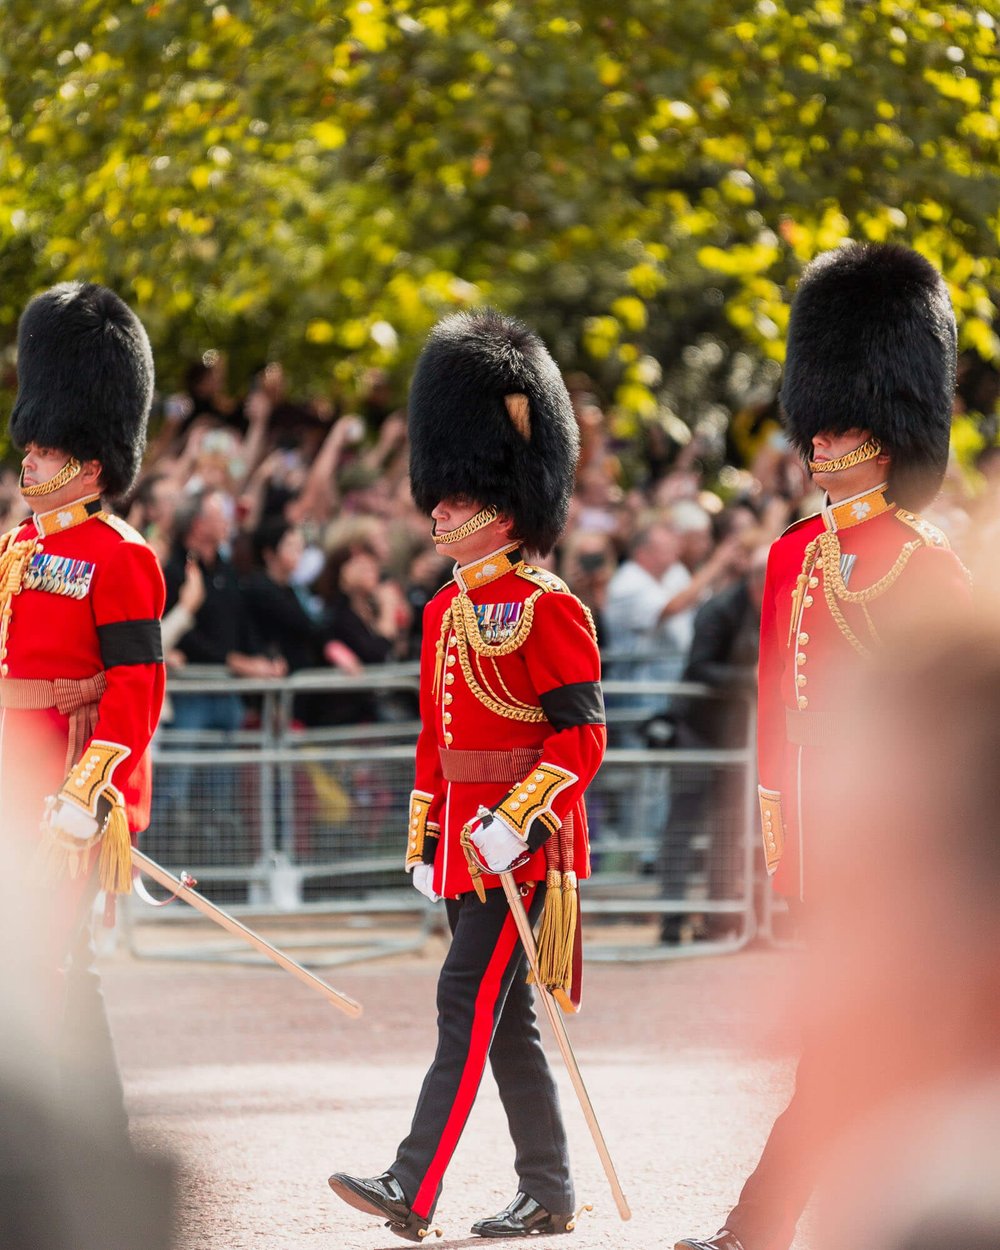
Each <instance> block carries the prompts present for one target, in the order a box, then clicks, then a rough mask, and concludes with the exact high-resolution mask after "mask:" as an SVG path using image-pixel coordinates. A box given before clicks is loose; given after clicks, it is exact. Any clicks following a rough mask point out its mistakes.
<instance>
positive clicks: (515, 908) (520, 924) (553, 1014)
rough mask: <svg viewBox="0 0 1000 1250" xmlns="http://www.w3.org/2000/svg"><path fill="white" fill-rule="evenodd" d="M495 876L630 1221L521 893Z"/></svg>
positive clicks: (503, 876) (507, 878) (507, 876)
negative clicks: (548, 984)
mask: <svg viewBox="0 0 1000 1250" xmlns="http://www.w3.org/2000/svg"><path fill="white" fill-rule="evenodd" d="M497 875H498V876H499V878H500V880H501V882H502V883H503V892H504V894H506V895H507V903H508V905H509V906H510V910H511V915H512V916H513V917H514V923H515V924H516V925H517V932H518V934H519V936H520V938H521V945H522V946H523V947H524V953H525V954H526V955H527V956H528V963H529V964H530V965H531V971H532V972H533V973H534V974H535V988H536V989H537V990H538V993H539V994H540V996H541V999H542V1002H543V1003H544V1005H545V1014H546V1015H547V1016H548V1018H549V1024H551V1025H552V1032H553V1033H555V1035H556V1042H557V1043H558V1046H559V1050H560V1053H561V1054H562V1057H563V1062H564V1063H565V1064H566V1070H567V1071H568V1072H569V1078H570V1080H571V1081H572V1082H573V1088H574V1090H576V1096H577V1098H578V1099H579V1102H580V1107H581V1109H582V1110H583V1118H584V1119H585V1120H586V1121H587V1127H588V1128H589V1129H590V1135H591V1137H592V1138H593V1139H594V1145H595V1146H596V1147H597V1153H598V1155H599V1156H600V1160H601V1164H602V1166H603V1168H604V1174H605V1176H607V1178H608V1184H609V1185H610V1186H611V1193H612V1196H613V1197H614V1200H615V1206H616V1207H617V1208H618V1214H619V1215H620V1216H621V1217H622V1219H623V1220H630V1219H631V1218H632V1212H631V1210H630V1209H629V1205H628V1202H627V1200H626V1198H625V1194H624V1191H623V1190H622V1187H621V1183H620V1181H619V1180H618V1173H617V1172H616V1171H615V1165H614V1164H613V1163H612V1162H611V1155H610V1154H609V1152H608V1147H607V1143H606V1142H605V1140H604V1134H603V1133H602V1132H601V1126H600V1125H599V1124H598V1122H597V1115H596V1114H595V1112H594V1105H593V1103H592V1102H591V1101H590V1095H589V1094H588V1093H587V1087H586V1086H585V1085H584V1083H583V1077H582V1076H581V1074H580V1067H579V1064H578V1063H577V1062H576V1056H575V1055H574V1054H573V1048H572V1046H570V1044H569V1035H568V1034H567V1032H566V1025H565V1024H564V1023H563V1018H562V1014H561V1012H560V1011H559V1008H558V1006H557V1005H556V1001H555V999H554V998H553V997H552V994H551V992H550V991H549V990H547V989H546V988H545V985H544V983H543V981H542V976H541V972H540V971H539V968H538V951H537V949H536V947H535V935H534V933H532V931H531V921H530V920H529V919H528V913H527V912H526V911H525V909H524V900H523V899H522V898H521V893H520V891H519V890H518V888H517V885H516V883H515V881H514V874H513V873H512V872H501V873H498V874H497Z"/></svg>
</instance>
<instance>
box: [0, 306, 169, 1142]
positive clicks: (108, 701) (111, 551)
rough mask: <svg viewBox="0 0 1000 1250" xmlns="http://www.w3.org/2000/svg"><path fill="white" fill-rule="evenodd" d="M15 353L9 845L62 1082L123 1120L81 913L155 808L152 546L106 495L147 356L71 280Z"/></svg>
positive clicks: (123, 450)
mask: <svg viewBox="0 0 1000 1250" xmlns="http://www.w3.org/2000/svg"><path fill="white" fill-rule="evenodd" d="M17 367H18V393H17V399H16V402H15V405H14V410H13V413H12V415H11V419H10V436H11V439H12V441H13V442H14V443H15V444H16V445H17V446H19V447H21V448H23V449H24V457H23V460H22V472H21V493H22V495H23V496H24V499H25V501H26V502H27V503H28V504H29V506H31V507H32V508H33V509H35V511H34V513H33V515H32V516H31V517H30V518H29V519H28V520H27V521H26V522H24V523H23V524H22V525H20V526H17V527H16V528H15V529H13V530H11V531H9V532H8V533H6V534H4V535H3V536H2V538H0V708H2V729H0V783H2V791H0V792H2V795H3V805H4V828H5V831H6V838H7V847H6V850H7V852H8V853H9V854H13V855H14V856H16V857H18V858H19V859H20V860H21V861H22V862H23V863H25V864H27V865H28V871H27V879H29V880H31V881H33V882H34V883H35V885H36V887H37V888H38V889H39V897H38V903H39V912H40V914H41V915H44V924H43V925H41V926H40V935H39V938H38V942H37V943H36V946H35V956H36V957H37V961H38V964H39V967H40V969H41V970H42V972H41V978H40V979H41V984H42V985H46V984H48V985H50V986H51V990H52V993H51V994H49V995H47V996H46V998H45V1001H44V1002H43V1010H44V1013H45V1014H46V1016H47V1017H48V1019H49V1021H50V1022H54V1023H55V1029H54V1031H55V1032H56V1033H58V1034H60V1035H61V1036H60V1045H61V1048H62V1052H63V1059H64V1060H65V1064H66V1065H67V1067H68V1069H69V1070H70V1071H72V1072H73V1073H74V1074H75V1077H76V1079H74V1080H73V1081H72V1082H71V1084H72V1085H74V1086H75V1087H76V1092H78V1093H79V1094H80V1095H81V1096H83V1097H86V1098H89V1099H90V1101H91V1103H92V1104H93V1105H94V1107H95V1112H94V1117H93V1118H94V1119H95V1120H96V1119H100V1120H101V1121H102V1122H108V1123H109V1125H110V1126H111V1127H113V1128H116V1129H118V1130H120V1131H121V1132H122V1133H124V1130H125V1127H126V1122H125V1119H124V1107H123V1103H122V1099H121V1087H120V1082H119V1080H118V1076H117V1068H116V1067H115V1065H114V1059H113V1053H112V1051H111V1046H110V1035H109V1034H108V1030H107V1024H106V1021H105V1018H104V1012H103V1004H102V1002H101V997H100V990H99V986H98V983H97V978H96V974H94V973H92V972H91V971H90V969H89V966H88V965H89V962H90V960H89V952H90V944H89V924H88V920H89V915H90V911H91V905H92V904H93V902H94V899H95V896H96V894H97V892H98V890H99V889H104V890H105V891H107V892H108V893H109V894H113V893H117V892H122V891H127V890H128V889H129V888H130V886H131V862H130V858H131V855H130V844H131V843H130V840H131V838H132V837H134V836H135V834H137V833H138V832H139V831H141V830H142V829H144V828H145V827H146V825H147V823H148V821H149V804H150V760H149V750H148V748H149V742H150V738H151V737H152V734H153V730H154V728H155V727H156V723H157V719H158V717H159V712H160V704H161V702H162V698H163V686H164V668H163V662H162V653H161V647H160V615H161V613H162V610H163V598H164V586H163V577H162V575H161V573H160V568H159V564H158V563H157V560H156V557H155V555H154V554H153V552H152V551H151V549H150V548H149V547H148V546H147V545H146V543H145V542H144V541H143V539H142V537H141V536H140V535H139V534H138V533H136V531H135V530H133V529H132V528H131V527H130V526H129V525H127V524H126V523H125V522H124V521H121V520H120V519H119V518H118V517H116V516H115V515H113V514H112V513H111V512H109V511H107V510H106V508H105V505H104V502H103V500H104V498H112V499H114V498H117V497H120V496H121V495H123V494H124V493H125V492H126V491H127V490H128V489H129V488H130V487H131V485H132V482H133V480H134V478H135V475H136V472H137V471H138V468H139V464H140V460H141V456H142V450H143V447H144V445H145V431H146V421H147V416H148V413H149V405H150V399H151V395H152V385H153V362H152V355H151V353H150V348H149V342H148V339H147V337H146V333H145V331H144V329H143V327H142V325H141V324H140V323H139V321H138V319H137V318H136V317H135V315H134V314H133V313H132V312H131V310H130V309H129V308H128V307H127V306H126V305H125V304H124V303H123V302H122V301H121V300H120V299H119V298H118V296H116V295H115V294H113V292H111V291H109V290H107V289H106V288H104V287H100V286H95V285H91V284H86V285H84V284H80V283H65V284H62V285H60V286H57V287H54V288H52V289H51V290H49V291H47V292H45V293H44V294H43V295H40V296H38V297H37V298H36V299H34V300H33V301H32V302H31V303H30V304H29V305H28V307H27V309H26V310H25V312H24V315H23V316H22V318H21V322H20V326H19V329H18V357H17ZM63 971H64V972H65V975H63V976H60V975H58V973H59V972H63Z"/></svg>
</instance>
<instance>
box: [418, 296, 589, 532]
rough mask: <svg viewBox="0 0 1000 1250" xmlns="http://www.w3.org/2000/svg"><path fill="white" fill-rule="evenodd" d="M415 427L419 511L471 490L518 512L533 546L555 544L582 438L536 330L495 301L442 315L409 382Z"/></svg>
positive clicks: (517, 525)
mask: <svg viewBox="0 0 1000 1250" xmlns="http://www.w3.org/2000/svg"><path fill="white" fill-rule="evenodd" d="M409 427H410V485H411V489H412V491H413V498H414V500H415V501H416V504H417V507H418V508H420V509H421V511H423V512H425V513H427V514H428V515H429V514H430V512H431V510H432V509H433V508H434V507H435V505H436V504H437V503H439V502H440V501H441V500H442V499H455V498H457V497H459V496H464V497H466V498H468V499H471V500H474V501H475V502H477V503H479V504H482V505H483V506H484V507H487V506H489V505H492V506H493V507H495V508H497V509H498V510H499V511H500V512H501V513H504V514H505V515H506V516H509V517H512V518H513V520H514V536H515V537H516V538H517V539H518V540H519V541H520V542H521V543H523V545H524V546H525V547H526V548H527V549H528V550H529V551H531V552H534V553H536V554H539V555H544V554H545V553H546V552H548V551H550V550H551V549H552V547H553V545H554V544H555V542H556V540H557V539H558V537H559V535H560V534H561V533H562V531H563V527H564V526H565V524H566V514H567V510H568V508H569V501H570V496H571V495H572V493H573V482H574V476H575V471H576V462H577V457H578V455H579V445H580V439H579V431H578V429H577V424H576V418H575V417H574V415H573V407H572V404H571V403H570V398H569V393H568V391H567V390H566V386H565V383H564V382H563V380H562V377H561V376H560V373H559V370H558V369H557V368H556V364H555V361H554V360H553V359H552V357H551V356H550V355H549V353H548V351H547V350H546V347H545V344H544V343H543V342H542V341H541V339H540V338H539V337H538V336H537V335H536V334H535V333H534V332H533V331H531V330H529V329H528V327H527V326H525V325H523V324H522V323H521V322H519V321H515V320H514V319H513V318H511V317H506V316H503V315H502V314H501V313H498V312H496V311H495V310H493V309H482V310H480V311H475V312H468V313H457V314H455V315H454V316H451V317H446V318H445V319H444V320H443V321H440V322H439V323H438V324H437V325H436V326H435V327H434V329H433V330H432V331H431V333H430V336H429V338H428V340H427V342H426V344H425V345H424V349H423V351H422V352H421V353H420V358H419V359H418V361H417V366H416V370H415V371H414V374H413V380H412V382H411V384H410V398H409Z"/></svg>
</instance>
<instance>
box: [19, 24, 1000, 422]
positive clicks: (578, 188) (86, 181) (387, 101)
mask: <svg viewBox="0 0 1000 1250" xmlns="http://www.w3.org/2000/svg"><path fill="white" fill-rule="evenodd" d="M994 13H995V9H994V6H993V3H992V0H981V3H980V5H978V6H977V5H976V4H975V3H972V4H967V3H950V2H946V0H806V2H804V3H798V2H796V0H755V2H753V3H751V2H749V0H671V3H670V4H666V3H664V2H663V0H621V3H620V4H618V5H608V4H606V3H595V2H593V0H559V2H558V3H556V2H555V0H532V2H531V3H517V2H516V0H495V2H493V3H489V2H484V0H447V2H441V3H423V2H421V0H354V2H346V0H340V2H339V3H327V2H324V0H288V3H286V4H284V5H276V4H274V3H272V0H229V3H213V2H211V0H210V2H209V3H202V2H201V0H145V2H142V3H138V2H135V0H116V2H115V3H110V2H109V0H44V3H38V2H37V0H7V3H6V5H5V6H4V7H3V9H2V11H0V49H2V51H0V75H2V88H0V90H2V100H0V342H2V341H3V340H4V339H6V340H8V341H9V340H10V338H11V337H12V336H13V332H14V326H15V324H16V319H17V316H18V314H19V312H20V309H21V307H22V306H23V304H24V303H25V302H26V300H27V299H28V298H29V296H30V295H31V294H32V293H33V292H34V291H36V290H38V289H40V288H42V287H44V286H47V285H49V284H50V283H52V282H54V281H58V280H61V279H64V278H93V279H97V280H100V281H104V282H107V283H109V284H110V285H112V286H114V287H116V288H117V289H118V290H120V291H121V292H122V294H123V295H125V296H126V298H128V299H130V300H131V301H132V302H133V303H134V304H135V306H136V307H137V309H138V311H139V312H140V314H141V316H142V317H143V319H144V320H145V321H146V323H147V325H148V326H149V328H150V331H151V334H152V337H153V339H154V342H155V345H156V349H157V358H158V362H159V370H160V374H161V376H162V377H164V378H165V379H167V380H169V381H170V382H172V381H173V380H174V379H176V377H177V375H178V371H179V369H180V366H181V364H182V362H183V361H185V360H187V359H190V358H192V357H193V356H194V355H196V354H198V353H200V352H201V351H202V350H203V349H204V348H205V347H207V346H215V347H220V348H224V349H226V350H228V351H229V352H230V355H231V356H232V358H233V362H234V368H235V369H236V370H237V376H240V373H239V371H241V370H242V371H245V370H246V369H248V368H249V367H250V366H251V365H252V364H254V363H256V362H257V361H258V360H259V359H261V358H262V357H264V356H278V357H280V358H281V359H282V360H283V361H284V362H285V364H286V365H287V367H288V368H289V370H290V371H291V372H292V374H293V376H294V377H296V378H297V379H298V380H299V381H300V382H302V383H308V384H310V385H314V386H327V385H329V384H331V383H332V382H336V383H338V384H340V385H347V386H349V385H350V383H351V381H352V379H353V378H354V377H355V376H356V374H357V372H358V371H359V370H360V369H361V368H363V367H365V366H367V365H371V364H383V365H387V366H389V367H392V368H395V369H396V370H397V371H398V372H399V374H400V375H401V376H402V375H404V374H405V371H406V370H407V368H408V366H409V364H410V363H411V362H412V358H413V355H414V353H415V351H416V350H417V349H418V348H419V344H420V341H421V339H422V336H423V334H424V333H425V331H426V330H427V329H428V327H429V326H430V325H431V324H432V323H433V322H434V321H435V320H436V319H437V318H438V317H439V316H440V315H441V314H442V313H444V312H445V311H448V310H450V309H453V308H459V307H464V306H467V305H469V304H471V303H476V302H480V301H489V302H494V303H496V304H499V305H500V306H502V307H504V308H506V309H508V310H511V311H514V312H517V313H519V314H521V315H523V316H524V317H525V318H526V319H527V320H528V321H530V322H531V323H533V324H535V325H537V326H538V327H539V329H540V330H541V331H542V332H543V334H544V335H545V336H546V338H547V339H548V340H549V342H550V343H551V344H552V345H553V347H554V348H555V350H556V352H557V354H558V356H559V358H560V360H561V362H562V363H563V364H564V366H566V367H567V368H582V369H586V370H587V371H589V372H590V373H592V374H593V375H594V376H595V377H597V378H598V380H599V381H600V383H601V384H602V385H603V386H604V387H606V388H607V389H608V390H609V391H610V392H613V394H614V397H615V399H616V402H617V404H618V405H619V409H620V411H621V412H622V413H624V414H626V415H631V417H632V418H643V417H648V416H651V415H652V414H654V413H655V412H656V411H657V409H658V406H659V410H660V411H661V413H662V412H663V411H664V405H666V406H667V407H669V406H670V405H671V404H673V405H674V406H675V407H676V406H681V407H682V408H683V411H682V415H683V416H685V417H686V418H688V419H691V417H692V416H697V412H698V405H699V403H700V402H703V401H704V400H705V399H706V395H705V394H702V395H701V396H696V395H692V394H690V389H691V388H690V386H688V387H687V389H686V390H685V388H684V387H683V386H682V385H681V383H680V382H679V381H678V379H679V378H680V377H681V376H682V375H684V374H685V373H687V374H688V375H690V369H689V368H688V366H690V365H691V364H692V362H693V357H692V353H695V354H697V353H698V352H702V354H703V356H704V351H703V349H704V348H705V347H706V345H708V346H710V347H711V349H712V350H711V352H709V353H708V355H707V356H705V360H707V361H708V363H707V365H706V366H705V367H706V369H707V373H708V374H712V372H713V370H714V372H715V374H716V375H717V376H716V377H715V378H714V381H712V382H711V384H710V385H708V390H709V391H711V390H713V388H714V391H715V393H718V392H719V388H720V387H724V386H725V385H729V386H730V388H731V389H740V388H742V389H745V388H746V386H747V385H748V384H749V383H750V382H751V381H752V380H753V379H754V378H755V377H758V378H759V377H760V376H765V377H767V376H773V373H774V370H775V369H776V368H777V362H779V361H780V359H781V355H782V339H783V333H784V329H785V325H786V321H787V302H788V296H789V293H790V290H791V289H792V287H793V286H794V281H795V277H796V275H797V274H798V272H799V271H800V269H801V267H802V265H803V263H804V262H805V261H807V260H808V259H809V258H810V257H812V256H813V255H814V254H815V253H816V252H818V251H821V250H823V249H825V248H828V247H831V246H834V245H836V244H837V243H838V242H839V241H840V240H842V239H844V238H846V237H848V236H852V237H855V238H870V239H889V240H897V241H901V242H906V243H909V244H911V245H912V246H915V247H917V248H918V249H919V250H920V251H922V252H923V253H924V254H925V255H927V256H928V257H929V258H930V259H931V260H933V261H934V262H935V263H936V264H938V265H939V266H940V267H941V268H942V270H943V271H944V273H945V275H946V277H947V278H948V280H949V283H950V285H951V291H952V296H953V299H954V301H955V305H956V309H957V311H958V314H959V318H960V323H961V334H962V341H963V344H965V345H967V346H973V347H975V348H976V349H977V350H978V351H979V352H980V353H981V354H982V355H984V356H995V355H997V354H998V343H997V340H996V337H995V335H994V331H993V329H992V324H993V318H994V307H993V303H992V295H991V292H992V291H993V290H994V289H995V287H996V284H997V278H998V276H1000V262H998V216H997V214H998V205H1000V194H998V192H1000V177H998V169H1000V159H998V158H1000V53H998V38H997V29H998V28H997V21H996V19H995V16H994ZM769 362H770V365H769ZM703 363H704V361H703ZM768 368H770V374H769V373H768ZM732 397H733V396H731V395H730V396H729V398H732ZM708 398H711V396H710V395H709V396H708Z"/></svg>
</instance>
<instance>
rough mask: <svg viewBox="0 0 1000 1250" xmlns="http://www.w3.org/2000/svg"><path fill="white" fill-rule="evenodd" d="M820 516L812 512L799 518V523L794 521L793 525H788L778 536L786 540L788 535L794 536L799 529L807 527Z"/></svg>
mask: <svg viewBox="0 0 1000 1250" xmlns="http://www.w3.org/2000/svg"><path fill="white" fill-rule="evenodd" d="M819 515H820V514H819V513H818V512H810V513H809V515H808V516H804V517H799V519H798V520H797V521H793V522H792V523H791V525H786V526H785V528H784V529H783V530H782V531H781V533H780V534H779V535H778V537H779V538H784V537H785V535H786V534H794V533H795V531H796V530H797V529H801V528H802V526H803V525H807V524H808V523H809V522H810V521H815V520H816V518H817V517H818V516H819Z"/></svg>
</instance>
